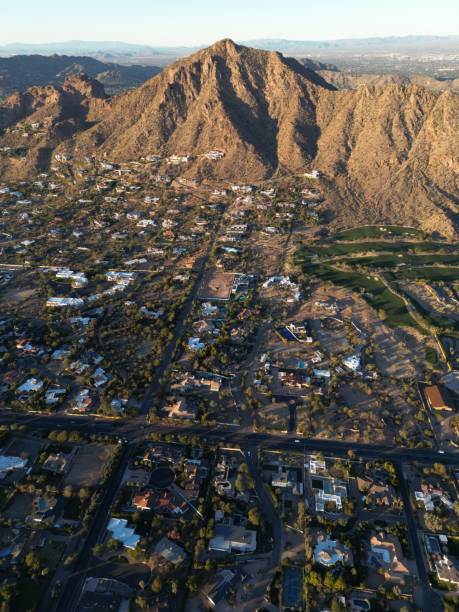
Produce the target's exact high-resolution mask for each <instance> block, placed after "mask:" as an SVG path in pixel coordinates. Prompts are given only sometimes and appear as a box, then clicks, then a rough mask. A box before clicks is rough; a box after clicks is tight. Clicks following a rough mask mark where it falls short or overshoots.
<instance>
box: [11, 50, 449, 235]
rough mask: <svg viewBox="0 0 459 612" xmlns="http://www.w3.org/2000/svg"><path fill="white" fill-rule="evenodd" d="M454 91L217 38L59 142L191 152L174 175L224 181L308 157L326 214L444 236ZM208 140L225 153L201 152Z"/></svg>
mask: <svg viewBox="0 0 459 612" xmlns="http://www.w3.org/2000/svg"><path fill="white" fill-rule="evenodd" d="M458 100H459V98H458V96H456V95H455V94H453V93H451V92H436V91H432V90H429V89H426V88H424V87H420V86H418V85H413V84H408V85H405V84H388V85H378V86H363V87H359V88H358V89H356V90H337V89H336V88H335V87H334V86H332V85H330V84H329V83H328V82H327V81H326V80H325V79H324V78H323V77H321V76H320V75H319V74H317V73H316V72H314V71H312V70H308V69H307V68H305V67H304V65H302V64H300V63H299V62H298V61H296V60H294V59H291V58H286V57H283V56H282V55H281V54H279V53H277V52H267V51H262V50H257V49H252V48H248V47H244V46H239V45H236V44H235V43H234V42H232V41H231V40H223V41H219V42H218V43H216V44H215V45H212V46H211V47H209V48H207V49H203V50H201V51H199V52H197V53H195V54H193V55H191V56H190V57H188V58H186V59H183V60H180V61H178V62H176V63H175V64H173V65H172V66H170V67H169V68H167V69H165V70H164V71H163V72H161V73H160V74H159V75H157V76H156V77H154V78H153V79H150V80H149V81H147V82H146V83H144V84H143V85H141V86H140V87H139V88H137V89H136V90H134V91H131V92H127V93H124V94H122V95H120V96H117V97H115V98H114V99H113V100H112V101H110V103H107V102H106V101H103V110H101V108H100V106H98V105H96V108H97V109H98V111H97V113H94V112H93V113H92V116H91V122H92V125H89V123H88V119H87V118H86V119H85V121H84V122H83V123H80V125H79V129H75V130H73V131H72V132H71V134H70V136H69V137H68V138H63V139H62V142H61V145H60V146H59V147H58V148H57V151H59V152H64V153H68V154H71V155H73V156H74V158H75V160H78V159H81V158H83V157H84V156H85V155H87V154H95V155H97V156H100V157H101V156H103V155H106V156H107V158H108V159H112V160H115V161H123V160H130V159H138V158H140V157H142V156H145V155H149V154H154V153H160V154H162V155H171V154H174V153H176V154H189V155H193V156H194V161H193V162H192V163H190V164H187V165H186V166H185V167H183V168H181V169H180V171H181V173H182V174H183V175H184V176H186V175H188V176H198V177H201V178H214V179H218V180H224V181H261V180H264V179H267V178H270V177H273V176H276V177H281V176H282V175H284V174H285V175H288V174H292V173H293V174H296V173H298V174H301V173H302V172H304V171H305V169H307V168H311V167H315V168H318V169H320V170H322V172H323V173H324V179H323V181H321V188H322V189H323V191H324V195H325V198H326V206H327V210H328V213H327V214H328V219H329V221H330V223H332V224H334V225H349V224H350V223H368V222H372V223H378V222H383V221H390V222H393V223H407V224H415V225H420V226H422V227H424V228H425V229H428V230H429V229H430V230H436V231H439V232H441V233H443V234H447V235H453V234H454V233H455V231H456V229H457V221H458V215H457V204H458V200H457V195H456V194H457V187H458V185H457V173H458V170H459V165H458V148H459V141H458V138H457V135H458V133H459V125H458V121H459V119H458V118H459V103H458ZM53 142H54V141H53ZM0 144H3V143H2V140H1V139H0ZM211 149H221V150H222V151H224V152H225V156H224V157H223V159H221V160H220V161H218V162H211V161H209V160H207V159H206V158H205V157H203V154H204V153H206V152H208V151H209V150H211Z"/></svg>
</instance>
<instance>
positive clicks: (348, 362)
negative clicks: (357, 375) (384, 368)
mask: <svg viewBox="0 0 459 612" xmlns="http://www.w3.org/2000/svg"><path fill="white" fill-rule="evenodd" d="M343 365H344V367H346V368H347V369H348V370H350V371H351V372H357V371H358V370H359V369H360V357H359V355H350V356H349V357H346V358H345V359H343Z"/></svg>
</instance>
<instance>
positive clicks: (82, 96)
mask: <svg viewBox="0 0 459 612" xmlns="http://www.w3.org/2000/svg"><path fill="white" fill-rule="evenodd" d="M109 109H110V100H109V99H108V98H107V96H106V94H105V91H104V87H103V85H101V83H99V82H98V81H96V80H94V79H91V78H89V77H88V76H86V75H78V76H71V77H68V78H67V79H66V80H65V82H64V84H63V85H62V87H56V86H54V85H48V86H46V87H31V88H29V89H28V90H27V91H26V92H24V93H15V94H13V95H11V96H10V97H8V98H7V99H6V100H4V101H3V103H2V104H1V105H0V130H2V135H1V137H0V146H1V148H2V149H4V151H3V155H1V156H0V177H1V178H6V179H7V178H20V177H25V176H28V175H31V174H32V173H34V172H36V171H37V170H46V169H47V168H48V166H49V163H50V160H51V156H52V153H53V151H54V150H55V149H56V147H58V145H59V144H61V143H62V142H65V141H67V140H68V139H69V138H71V137H72V136H73V135H74V134H76V133H80V132H82V131H83V130H85V129H87V128H88V127H89V126H90V125H92V124H93V123H97V122H99V121H101V120H102V118H103V117H104V116H105V115H106V114H107V113H108V111H109ZM12 152H13V153H12Z"/></svg>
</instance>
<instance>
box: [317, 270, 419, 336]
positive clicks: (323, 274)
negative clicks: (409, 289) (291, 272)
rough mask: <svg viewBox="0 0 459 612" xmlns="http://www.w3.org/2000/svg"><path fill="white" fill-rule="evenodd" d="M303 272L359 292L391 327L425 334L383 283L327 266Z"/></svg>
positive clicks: (363, 275) (403, 304) (402, 302)
mask: <svg viewBox="0 0 459 612" xmlns="http://www.w3.org/2000/svg"><path fill="white" fill-rule="evenodd" d="M305 271H306V272H307V273H309V274H312V275H314V276H317V277H319V278H321V279H323V280H327V281H330V282H332V283H334V284H335V285H341V286H342V287H347V288H348V289H351V290H352V291H356V292H359V293H360V294H361V295H362V297H363V298H364V299H365V300H366V301H367V302H368V303H369V304H370V305H371V306H372V307H373V308H375V309H376V310H383V311H384V312H385V315H386V322H387V324H388V325H390V326H391V327H400V326H403V325H408V326H410V327H415V328H416V329H418V330H419V331H421V332H422V333H425V331H424V330H423V328H421V327H420V326H419V325H418V323H417V322H416V321H415V320H414V319H413V317H412V316H411V315H410V313H409V312H408V310H407V308H406V306H405V303H404V301H403V300H402V299H401V298H399V297H398V296H397V295H395V294H394V293H392V291H389V290H388V289H387V288H386V286H385V285H384V283H382V282H381V281H379V280H376V279H374V278H373V277H372V276H369V275H366V274H360V273H358V272H344V271H342V270H335V269H333V268H331V267H329V266H311V267H310V268H308V269H307V270H305Z"/></svg>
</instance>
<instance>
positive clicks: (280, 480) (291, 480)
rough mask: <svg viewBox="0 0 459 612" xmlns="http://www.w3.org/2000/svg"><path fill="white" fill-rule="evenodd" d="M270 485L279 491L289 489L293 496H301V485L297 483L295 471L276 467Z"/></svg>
mask: <svg viewBox="0 0 459 612" xmlns="http://www.w3.org/2000/svg"><path fill="white" fill-rule="evenodd" d="M271 485H272V486H273V487H278V488H280V489H290V490H291V492H292V494H293V495H302V494H303V483H302V482H298V477H297V473H296V470H291V469H288V468H285V467H283V466H281V465H279V466H278V470H277V473H276V474H274V475H273V477H272V480H271Z"/></svg>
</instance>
